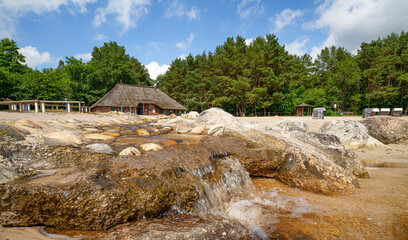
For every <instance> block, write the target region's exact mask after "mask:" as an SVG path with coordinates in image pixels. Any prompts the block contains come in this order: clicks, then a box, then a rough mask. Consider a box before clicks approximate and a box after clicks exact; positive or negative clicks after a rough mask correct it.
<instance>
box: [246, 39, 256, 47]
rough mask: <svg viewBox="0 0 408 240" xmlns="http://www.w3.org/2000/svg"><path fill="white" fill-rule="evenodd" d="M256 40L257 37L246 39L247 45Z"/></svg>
mask: <svg viewBox="0 0 408 240" xmlns="http://www.w3.org/2000/svg"><path fill="white" fill-rule="evenodd" d="M254 40H255V38H250V39H245V45H247V46H249V45H251V43H252V42H253V41H254Z"/></svg>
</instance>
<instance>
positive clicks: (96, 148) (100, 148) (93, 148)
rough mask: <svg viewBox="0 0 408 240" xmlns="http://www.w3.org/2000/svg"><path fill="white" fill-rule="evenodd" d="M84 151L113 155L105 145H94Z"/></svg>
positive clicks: (110, 149)
mask: <svg viewBox="0 0 408 240" xmlns="http://www.w3.org/2000/svg"><path fill="white" fill-rule="evenodd" d="M85 150H86V151H88V152H90V153H103V154H113V153H114V151H113V150H112V148H111V147H110V146H109V145H108V144H106V143H94V144H90V145H88V146H86V147H85Z"/></svg>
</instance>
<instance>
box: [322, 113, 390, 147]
mask: <svg viewBox="0 0 408 240" xmlns="http://www.w3.org/2000/svg"><path fill="white" fill-rule="evenodd" d="M319 132H321V133H328V134H333V135H336V136H337V137H338V138H339V139H340V141H341V144H342V145H343V146H344V147H346V148H351V149H359V148H374V147H378V146H383V144H382V143H381V142H379V141H378V140H377V139H375V138H373V137H371V136H370V135H368V133H367V129H366V127H365V126H364V125H363V124H362V123H360V122H357V121H352V120H334V121H329V122H326V123H324V124H323V126H321V127H320V129H319Z"/></svg>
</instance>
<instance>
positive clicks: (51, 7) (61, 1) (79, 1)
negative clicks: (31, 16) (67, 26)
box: [0, 0, 97, 14]
mask: <svg viewBox="0 0 408 240" xmlns="http://www.w3.org/2000/svg"><path fill="white" fill-rule="evenodd" d="M96 1H97V0H52V1H49V0H29V1H27V0H2V1H0V8H1V9H7V10H8V11H11V12H13V13H26V12H34V13H36V14H41V13H45V12H51V11H55V10H59V8H60V7H61V6H68V7H69V6H74V7H77V8H79V12H86V11H87V9H86V4H89V3H94V2H96Z"/></svg>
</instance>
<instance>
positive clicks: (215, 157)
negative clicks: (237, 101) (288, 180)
mask: <svg viewBox="0 0 408 240" xmlns="http://www.w3.org/2000/svg"><path fill="white" fill-rule="evenodd" d="M244 146H245V144H244V142H243V141H241V140H239V139H233V138H225V139H221V138H216V137H206V138H204V139H202V141H201V143H200V144H193V145H183V144H179V145H175V146H169V147H166V148H165V149H163V150H162V151H149V152H145V153H144V154H143V155H140V156H133V155H130V156H117V157H112V156H111V157H107V156H109V155H103V154H93V155H89V154H90V153H88V152H84V151H80V150H79V149H76V148H54V149H53V150H52V153H53V154H56V153H58V154H61V156H66V157H67V159H65V158H64V160H66V161H60V162H58V164H57V163H56V162H55V160H57V159H52V157H51V158H50V157H49V155H48V154H45V155H43V157H42V159H43V160H42V161H50V162H52V163H53V164H54V168H53V169H54V171H53V172H52V173H51V174H48V175H41V174H40V175H37V176H34V177H32V178H30V179H26V180H24V181H14V182H8V183H5V184H0V224H1V225H4V226H31V225H45V226H52V227H56V228H65V229H67V228H75V229H94V230H96V229H108V228H111V227H113V226H115V225H117V224H121V223H125V222H130V221H133V220H137V219H145V218H148V219H149V218H155V217H159V216H163V214H164V213H166V212H168V211H169V210H170V209H171V208H172V207H174V206H177V207H178V208H179V209H180V210H181V211H187V212H191V211H195V209H196V205H197V203H198V202H199V203H203V202H207V201H214V199H212V198H211V199H207V198H205V197H206V196H207V195H208V194H201V193H202V192H203V191H205V189H204V187H203V184H204V181H206V183H205V184H206V186H207V187H209V188H212V185H213V184H214V185H215V186H219V185H222V186H224V190H225V191H223V193H224V194H235V193H239V192H240V191H230V192H228V190H229V189H235V188H233V184H235V185H240V184H245V183H248V182H250V181H249V180H247V181H243V180H242V179H241V178H242V177H241V176H239V175H234V176H235V177H224V176H225V175H226V174H235V171H236V166H235V165H240V164H239V162H238V161H237V160H235V161H233V162H232V163H231V166H230V167H226V166H225V164H226V163H225V162H223V160H222V159H221V158H222V157H225V156H226V155H227V154H231V156H236V157H237V158H248V159H256V158H257V157H258V155H257V154H256V153H254V154H253V155H251V151H250V150H248V149H246V148H245V147H244ZM223 149H224V150H225V149H228V151H230V152H229V153H225V154H224V153H222V154H219V152H220V150H223ZM181 153H182V154H181ZM84 154H85V155H84ZM95 157H96V158H95ZM74 159H75V161H77V162H69V161H73V160H74ZM231 161H232V160H231ZM64 162H66V163H67V164H66V166H64V165H62V163H64ZM234 164H235V165H234ZM241 169H243V168H242V167H241ZM241 173H242V170H241ZM244 174H247V173H246V172H244ZM237 177H238V178H237ZM246 178H248V175H247V176H246ZM219 181H227V182H224V183H222V184H220V183H219ZM228 181H230V182H228ZM201 196H202V197H204V198H205V199H200V200H199V197H201ZM231 196H232V195H231ZM231 196H230V197H231ZM214 197H217V198H218V199H217V200H216V201H215V202H217V203H219V202H221V203H224V202H227V201H228V200H229V199H230V197H229V195H227V196H226V195H222V196H220V194H218V195H217V194H216V195H214ZM208 205H209V206H214V204H212V203H209V204H208ZM227 234H229V233H228V232H227ZM158 236H161V235H158ZM203 236H206V235H203ZM231 236H234V235H231Z"/></svg>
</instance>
